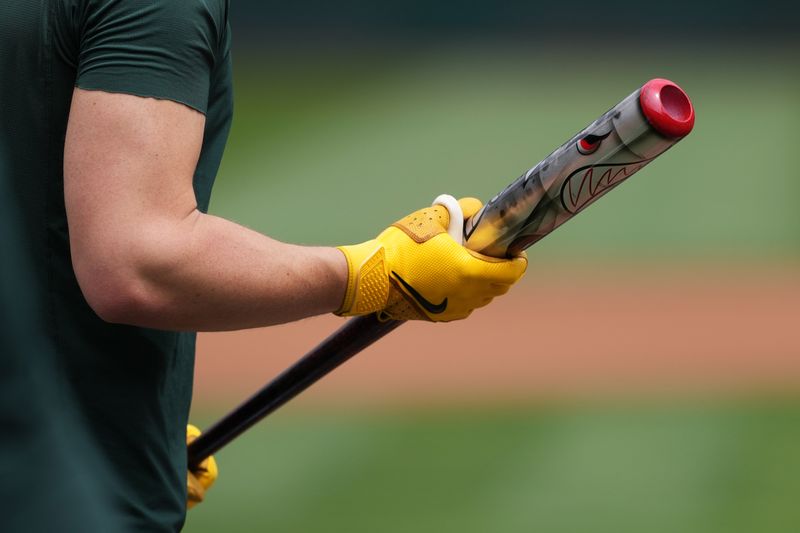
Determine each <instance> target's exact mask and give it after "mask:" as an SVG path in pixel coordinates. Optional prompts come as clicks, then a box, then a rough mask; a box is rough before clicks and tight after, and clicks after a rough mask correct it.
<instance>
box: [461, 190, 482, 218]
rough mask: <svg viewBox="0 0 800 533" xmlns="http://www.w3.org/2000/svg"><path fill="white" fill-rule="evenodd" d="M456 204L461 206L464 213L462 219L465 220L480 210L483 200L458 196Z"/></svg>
mask: <svg viewBox="0 0 800 533" xmlns="http://www.w3.org/2000/svg"><path fill="white" fill-rule="evenodd" d="M458 205H460V206H461V211H462V212H463V213H464V220H466V219H468V218H469V217H471V216H473V215H475V213H477V212H478V211H480V210H481V207H483V202H481V201H480V200H478V199H477V198H472V197H470V196H467V197H465V198H459V199H458Z"/></svg>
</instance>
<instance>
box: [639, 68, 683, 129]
mask: <svg viewBox="0 0 800 533" xmlns="http://www.w3.org/2000/svg"><path fill="white" fill-rule="evenodd" d="M639 103H640V105H641V106H642V112H644V116H645V117H646V118H647V121H648V122H649V123H650V125H651V126H653V127H654V128H655V129H656V131H658V132H659V133H661V134H662V135H665V136H667V137H684V136H686V135H688V134H689V132H690V131H692V127H694V107H692V102H691V100H689V97H688V96H687V95H686V93H685V92H683V89H681V88H680V87H678V86H677V85H676V84H674V83H672V82H671V81H669V80H665V79H662V78H655V79H653V80H650V81H648V82H647V83H645V84H644V86H642V92H641V94H640V95H639Z"/></svg>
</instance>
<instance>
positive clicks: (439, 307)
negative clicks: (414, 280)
mask: <svg viewBox="0 0 800 533" xmlns="http://www.w3.org/2000/svg"><path fill="white" fill-rule="evenodd" d="M392 275H393V276H394V277H395V278H396V279H397V281H399V282H400V283H401V284H402V285H403V287H405V289H406V290H407V291H408V292H409V293H410V294H411V296H413V297H414V299H415V300H416V301H417V303H418V304H419V305H421V306H422V308H423V309H425V310H426V311H427V312H429V313H431V314H434V315H438V314H441V313H444V311H445V309H447V298H445V299H444V300H442V303H440V304H435V303H432V302H430V301H428V300H426V299H425V297H424V296H422V295H421V294H420V293H418V292H417V290H416V289H415V288H414V287H412V286H411V285H409V284H408V282H406V280H404V279H403V278H401V277H400V275H399V274H398V273H397V272H395V271H394V270H392Z"/></svg>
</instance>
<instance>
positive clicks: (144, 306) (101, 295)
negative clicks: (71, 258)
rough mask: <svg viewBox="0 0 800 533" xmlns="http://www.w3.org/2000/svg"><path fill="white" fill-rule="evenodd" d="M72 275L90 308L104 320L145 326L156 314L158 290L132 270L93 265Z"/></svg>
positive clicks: (77, 270)
mask: <svg viewBox="0 0 800 533" xmlns="http://www.w3.org/2000/svg"><path fill="white" fill-rule="evenodd" d="M75 274H76V277H77V279H78V284H79V285H80V288H81V292H82V293H83V296H84V298H85V299H86V302H87V303H88V304H89V307H91V308H92V310H93V311H94V312H95V313H96V314H97V316H98V317H100V318H101V319H102V320H104V321H106V322H111V323H115V324H128V325H134V326H145V325H150V324H151V323H152V317H153V316H155V315H157V314H158V308H159V307H160V306H159V304H158V301H159V297H158V294H157V292H156V291H155V290H154V289H153V288H152V287H148V286H147V283H146V282H145V281H144V280H143V279H141V277H140V276H138V275H137V274H136V273H135V272H131V271H127V269H123V270H122V271H115V272H112V271H108V270H105V269H103V268H93V269H76V272H75Z"/></svg>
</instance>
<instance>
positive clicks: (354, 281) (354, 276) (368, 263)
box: [336, 240, 389, 316]
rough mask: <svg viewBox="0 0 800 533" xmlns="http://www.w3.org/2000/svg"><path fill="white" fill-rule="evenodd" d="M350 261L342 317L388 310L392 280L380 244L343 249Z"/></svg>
mask: <svg viewBox="0 0 800 533" xmlns="http://www.w3.org/2000/svg"><path fill="white" fill-rule="evenodd" d="M339 250H341V251H342V252H343V253H344V255H345V257H346V258H347V270H348V274H347V291H346V292H345V295H344V301H343V302H342V305H341V307H340V308H339V310H338V311H336V314H337V315H340V316H352V315H365V314H368V313H373V312H375V311H379V310H381V309H383V308H384V307H385V306H386V301H387V299H388V297H389V276H388V272H387V268H386V253H385V250H384V248H383V245H382V244H381V243H379V242H378V241H377V240H371V241H367V242H364V243H361V244H356V245H353V246H340V247H339Z"/></svg>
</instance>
